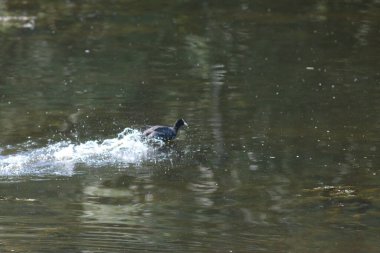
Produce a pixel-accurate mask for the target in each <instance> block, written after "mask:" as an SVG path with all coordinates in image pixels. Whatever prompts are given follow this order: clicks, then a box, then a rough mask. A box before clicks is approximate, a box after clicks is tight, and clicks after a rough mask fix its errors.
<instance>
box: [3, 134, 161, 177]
mask: <svg viewBox="0 0 380 253" xmlns="http://www.w3.org/2000/svg"><path fill="white" fill-rule="evenodd" d="M159 144H160V145H162V143H159ZM152 152H154V147H153V146H152V145H149V143H148V142H147V141H146V140H144V139H143V138H142V135H141V132H139V131H138V130H134V129H130V128H126V129H124V131H123V132H121V133H119V134H118V137H117V138H113V139H106V140H104V141H87V142H85V143H79V144H74V143H72V142H68V141H61V142H58V143H55V144H50V145H48V146H46V147H42V148H37V149H30V150H28V151H22V152H19V153H15V154H10V155H1V150H0V176H22V175H33V174H37V175H46V174H48V175H65V176H70V175H72V174H73V173H74V168H75V165H76V164H80V163H82V164H86V165H89V166H103V165H112V166H128V165H129V164H138V163H140V162H142V161H144V160H146V159H148V155H149V154H151V153H152Z"/></svg>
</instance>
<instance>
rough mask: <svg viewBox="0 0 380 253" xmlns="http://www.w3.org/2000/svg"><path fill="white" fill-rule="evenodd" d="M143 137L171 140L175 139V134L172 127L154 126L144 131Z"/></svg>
mask: <svg viewBox="0 0 380 253" xmlns="http://www.w3.org/2000/svg"><path fill="white" fill-rule="evenodd" d="M143 135H144V136H147V137H151V138H157V139H163V140H171V139H174V138H175V137H176V135H177V133H176V131H175V130H174V129H173V128H172V127H167V126H154V127H151V128H149V129H147V130H145V131H144V132H143Z"/></svg>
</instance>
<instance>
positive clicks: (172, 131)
mask: <svg viewBox="0 0 380 253" xmlns="http://www.w3.org/2000/svg"><path fill="white" fill-rule="evenodd" d="M182 126H188V125H187V123H186V121H185V120H184V119H179V120H177V121H176V122H175V124H174V126H172V127H170V126H153V127H151V128H148V129H147V130H145V131H144V132H143V135H144V136H146V137H148V138H155V139H160V140H163V141H170V140H173V139H174V138H175V137H176V136H177V133H178V131H179V129H180V128H181V127H182Z"/></svg>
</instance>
